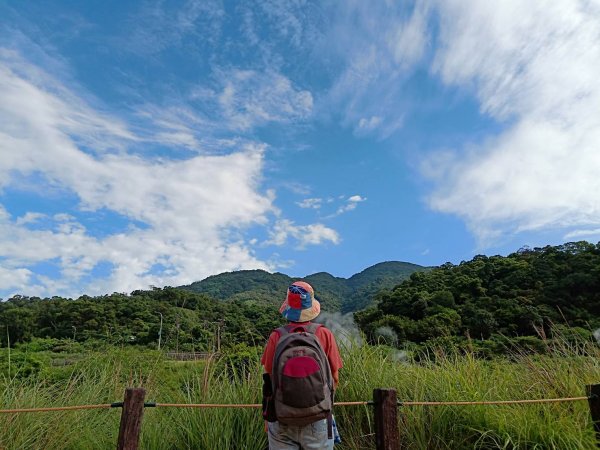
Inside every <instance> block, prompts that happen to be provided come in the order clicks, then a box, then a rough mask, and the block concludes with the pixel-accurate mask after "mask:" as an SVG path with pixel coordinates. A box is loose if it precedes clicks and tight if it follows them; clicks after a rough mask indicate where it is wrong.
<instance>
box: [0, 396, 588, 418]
mask: <svg viewBox="0 0 600 450" xmlns="http://www.w3.org/2000/svg"><path fill="white" fill-rule="evenodd" d="M589 399H590V397H565V398H541V399H528V400H492V401H448V402H435V401H406V402H403V401H399V402H398V405H399V406H467V405H518V404H531V403H565V402H577V401H583V400H589ZM365 405H373V401H372V400H369V401H353V402H335V403H334V406H365ZM122 406H123V402H115V403H105V404H99V405H74V406H55V407H46V408H18V409H0V414H13V413H28V412H49V411H76V410H83V409H110V408H120V407H122ZM144 407H146V408H152V407H157V408H261V407H262V404H260V403H240V404H236V403H154V402H150V403H145V404H144Z"/></svg>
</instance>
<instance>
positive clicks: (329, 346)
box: [316, 327, 343, 387]
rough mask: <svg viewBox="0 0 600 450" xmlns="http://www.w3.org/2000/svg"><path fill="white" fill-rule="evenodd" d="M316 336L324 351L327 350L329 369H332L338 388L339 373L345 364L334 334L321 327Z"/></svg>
mask: <svg viewBox="0 0 600 450" xmlns="http://www.w3.org/2000/svg"><path fill="white" fill-rule="evenodd" d="M316 335H317V338H319V341H320V342H321V345H322V346H323V350H325V354H326V355H327V359H328V360H329V367H331V375H332V376H333V381H334V383H335V386H336V387H337V385H338V383H339V373H338V371H339V370H340V369H341V368H342V366H343V363H342V357H341V356H340V351H339V350H338V346H337V343H336V341H335V337H334V336H333V333H332V332H331V331H330V330H329V329H327V328H325V327H319V329H318V330H317V333H316Z"/></svg>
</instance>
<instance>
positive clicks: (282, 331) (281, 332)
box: [273, 327, 290, 338]
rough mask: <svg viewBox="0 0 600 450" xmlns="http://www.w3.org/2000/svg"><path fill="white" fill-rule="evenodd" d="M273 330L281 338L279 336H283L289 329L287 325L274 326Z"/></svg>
mask: <svg viewBox="0 0 600 450" xmlns="http://www.w3.org/2000/svg"><path fill="white" fill-rule="evenodd" d="M273 331H274V332H275V333H277V334H278V335H279V337H280V338H281V336H285V335H286V334H289V332H290V330H288V329H287V327H279V328H275V329H274V330H273Z"/></svg>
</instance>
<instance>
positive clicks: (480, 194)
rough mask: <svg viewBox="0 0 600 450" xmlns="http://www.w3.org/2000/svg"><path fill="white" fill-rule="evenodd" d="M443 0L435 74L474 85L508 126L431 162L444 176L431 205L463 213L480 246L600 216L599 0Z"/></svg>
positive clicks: (486, 108) (437, 177) (593, 221)
mask: <svg viewBox="0 0 600 450" xmlns="http://www.w3.org/2000/svg"><path fill="white" fill-rule="evenodd" d="M436 7H437V9H438V11H439V18H440V24H439V45H440V47H439V50H438V51H437V54H436V57H435V62H434V70H435V72H436V73H437V74H439V76H440V77H441V79H442V80H443V81H444V83H446V84H449V85H455V86H460V87H463V88H465V89H468V90H471V89H472V90H473V92H474V94H475V95H477V97H478V99H479V101H480V103H481V108H482V112H483V113H485V114H489V115H490V116H492V117H494V118H496V119H497V120H498V121H501V122H503V123H504V124H505V125H506V127H505V128H506V130H505V131H504V132H502V133H501V134H499V135H498V136H496V137H490V139H489V140H488V141H486V142H483V143H479V144H473V145H471V146H470V147H469V148H464V149H457V151H456V152H454V154H453V155H452V156H450V157H448V155H446V156H445V157H444V158H442V159H440V160H438V163H441V164H436V163H433V164H432V163H431V161H429V162H428V167H429V169H430V170H429V174H430V175H433V176H432V180H433V181H434V182H435V184H436V188H435V190H434V192H433V194H432V195H431V197H430V198H429V203H430V205H431V207H432V208H434V209H436V210H438V211H443V212H447V213H452V214H456V215H458V216H460V217H462V218H464V220H465V221H466V222H467V223H468V225H469V226H470V227H471V229H472V230H473V231H474V232H475V233H476V235H477V236H478V237H479V238H480V240H481V241H482V242H483V243H489V242H490V241H491V240H493V239H496V238H497V237H498V236H499V235H501V234H505V233H518V232H520V231H524V230H536V229H542V228H544V229H549V228H555V229H567V230H568V229H569V228H582V227H584V228H585V227H590V226H597V225H598V224H600V197H599V196H598V195H597V193H598V192H600V177H598V173H599V172H600V152H599V151H598V142H600V109H598V105H599V104H600V85H599V84H598V82H597V80H598V74H599V73H600V39H598V37H599V36H600V21H598V17H599V16H600V11H599V10H598V7H597V6H594V5H593V4H592V3H589V2H584V1H573V2H552V3H548V2H544V1H530V2H525V3H524V2H520V1H509V2H503V3H501V4H499V3H489V2H485V3H483V2H478V1H447V2H436ZM432 166H433V170H431V169H432ZM574 233H577V231H575V232H574ZM567 235H569V234H567ZM571 236H572V237H573V236H575V235H571Z"/></svg>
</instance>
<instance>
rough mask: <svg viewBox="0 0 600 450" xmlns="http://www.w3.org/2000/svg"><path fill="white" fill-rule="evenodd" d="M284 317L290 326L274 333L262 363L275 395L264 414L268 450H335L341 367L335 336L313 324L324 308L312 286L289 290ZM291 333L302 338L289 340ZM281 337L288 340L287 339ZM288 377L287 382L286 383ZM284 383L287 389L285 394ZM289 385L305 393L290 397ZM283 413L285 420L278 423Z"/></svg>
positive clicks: (269, 388)
mask: <svg viewBox="0 0 600 450" xmlns="http://www.w3.org/2000/svg"><path fill="white" fill-rule="evenodd" d="M280 312H281V314H282V315H283V316H284V317H285V318H286V319H287V320H288V321H289V324H288V325H287V326H286V327H285V328H280V329H277V330H274V331H273V332H272V333H271V335H270V336H269V340H268V342H267V345H266V347H265V350H264V353H263V355H262V358H261V363H262V365H263V366H264V369H265V373H266V374H268V375H269V376H266V377H265V380H266V381H265V383H266V384H268V386H267V387H266V390H267V391H269V394H271V396H272V400H271V399H270V400H269V401H266V405H265V408H266V410H265V411H263V412H264V414H265V418H266V419H267V420H268V421H269V422H268V433H269V448H270V449H271V450H283V449H307V450H313V449H327V448H332V447H333V439H332V436H331V419H332V415H331V407H332V406H333V390H334V389H335V387H337V384H338V380H339V369H340V368H341V367H342V360H341V358H340V354H339V351H338V347H337V344H336V341H335V337H334V336H333V334H332V333H331V331H330V330H328V329H327V328H326V327H324V326H322V325H318V324H313V323H312V322H311V321H312V320H313V319H315V318H316V317H317V316H318V315H319V313H320V304H319V302H318V301H317V300H316V299H315V297H314V291H313V288H312V287H311V286H310V285H309V284H308V283H305V282H302V281H297V282H295V283H293V284H292V285H291V286H290V287H289V288H288V292H287V298H286V300H285V301H284V303H283V305H282V306H281V308H280ZM291 333H300V334H299V335H292V336H287V335H289V334H291ZM312 335H314V338H316V339H313V336H312ZM282 336H286V337H284V338H283V339H282ZM292 341H293V342H292ZM279 344H281V345H279ZM294 346H297V347H296V349H295V348H294ZM320 355H323V356H322V357H321V356H320ZM274 362H275V365H274ZM283 372H285V373H283ZM286 377H287V383H281V380H282V379H283V380H285V379H286ZM271 380H273V384H272V385H271ZM280 384H285V385H286V386H288V388H287V389H288V392H287V393H286V394H285V395H284V393H282V392H281V386H280ZM290 386H292V387H293V389H296V390H300V391H302V392H297V393H296V392H290V391H289V389H290ZM278 390H279V393H278ZM304 390H310V391H309V392H304ZM321 390H323V392H321ZM315 391H316V392H315ZM327 392H331V397H330V399H327V398H325V397H326V396H327ZM298 399H305V400H298ZM287 403H291V405H288V404H287ZM277 405H279V406H277ZM278 410H279V411H280V414H281V416H282V417H280V418H279V420H277V411H278ZM302 416H304V418H302ZM307 421H308V422H310V423H306V422H307Z"/></svg>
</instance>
